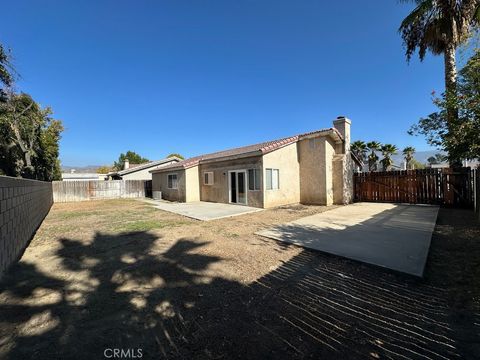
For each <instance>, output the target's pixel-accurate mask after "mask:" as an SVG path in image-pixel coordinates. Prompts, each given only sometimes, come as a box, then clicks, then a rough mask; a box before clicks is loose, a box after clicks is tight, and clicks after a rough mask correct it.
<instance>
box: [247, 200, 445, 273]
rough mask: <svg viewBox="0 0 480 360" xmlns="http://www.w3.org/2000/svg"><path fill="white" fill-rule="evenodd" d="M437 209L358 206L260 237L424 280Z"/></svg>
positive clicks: (373, 204)
mask: <svg viewBox="0 0 480 360" xmlns="http://www.w3.org/2000/svg"><path fill="white" fill-rule="evenodd" d="M437 214H438V206H429V205H403V204H402V205H399V204H383V203H382V204H379V203H356V204H352V205H348V206H342V207H339V208H335V209H333V210H330V211H326V212H324V213H321V214H316V215H312V216H308V217H305V218H302V219H299V220H296V221H293V222H290V223H286V224H283V225H278V226H275V227H272V228H270V229H267V230H263V231H260V232H257V233H256V234H258V235H261V236H264V237H268V238H272V239H276V240H280V241H284V242H287V243H292V244H295V245H299V246H303V247H306V248H311V249H315V250H320V251H323V252H327V253H330V254H334V255H339V256H343V257H346V258H349V259H353V260H358V261H362V262H365V263H369V264H374V265H378V266H382V267H385V268H388V269H392V270H396V271H400V272H404V273H408V274H411V275H415V276H423V271H424V268H425V263H426V261H427V256H428V250H429V248H430V240H431V237H432V232H433V230H434V228H435V222H436V219H437Z"/></svg>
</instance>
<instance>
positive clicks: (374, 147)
mask: <svg viewBox="0 0 480 360" xmlns="http://www.w3.org/2000/svg"><path fill="white" fill-rule="evenodd" d="M381 147H382V144H380V143H379V142H378V141H370V142H369V143H367V148H368V150H369V151H370V154H369V155H368V170H369V171H377V170H378V164H377V162H378V155H377V152H378V151H380V149H381Z"/></svg>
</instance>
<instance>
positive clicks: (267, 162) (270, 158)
mask: <svg viewBox="0 0 480 360" xmlns="http://www.w3.org/2000/svg"><path fill="white" fill-rule="evenodd" d="M268 168H271V169H279V189H278V190H266V186H265V184H264V182H262V188H263V189H264V194H265V195H264V207H265V208H270V207H274V206H281V205H288V204H296V203H299V202H300V167H299V162H298V152H297V144H296V143H294V144H290V145H287V146H285V147H283V148H281V149H278V150H275V151H273V152H271V153H268V154H265V155H264V156H263V178H265V170H266V169H268Z"/></svg>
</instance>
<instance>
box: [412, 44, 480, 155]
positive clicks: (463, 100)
mask: <svg viewBox="0 0 480 360" xmlns="http://www.w3.org/2000/svg"><path fill="white" fill-rule="evenodd" d="M433 102H434V104H435V105H436V106H437V107H438V111H437V112H434V113H432V114H430V115H429V116H428V117H426V118H421V119H420V120H419V121H418V123H417V124H415V125H413V126H412V127H411V128H410V130H409V134H411V135H423V136H425V138H426V140H427V142H428V143H429V144H430V145H432V146H435V147H438V148H440V149H442V150H444V151H445V152H447V154H448V155H447V158H448V160H449V161H450V163H451V164H461V159H479V158H480V50H477V51H476V52H475V53H474V55H473V56H472V57H471V58H470V59H469V60H468V62H467V63H466V65H465V66H464V67H463V69H462V70H460V72H459V78H458V84H457V94H456V95H455V96H454V97H452V96H447V95H446V94H442V96H441V97H434V99H433ZM452 106H454V107H455V108H456V109H458V117H457V119H456V120H455V121H453V122H451V121H450V120H449V117H448V109H449V108H451V107H452Z"/></svg>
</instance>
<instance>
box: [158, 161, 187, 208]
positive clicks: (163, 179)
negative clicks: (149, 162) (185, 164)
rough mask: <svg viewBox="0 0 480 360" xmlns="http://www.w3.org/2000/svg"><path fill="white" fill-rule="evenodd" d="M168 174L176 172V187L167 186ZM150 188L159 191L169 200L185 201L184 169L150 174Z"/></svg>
mask: <svg viewBox="0 0 480 360" xmlns="http://www.w3.org/2000/svg"><path fill="white" fill-rule="evenodd" d="M168 174H177V179H178V189H169V188H168ZM152 190H153V191H161V192H162V198H163V199H165V200H169V201H180V202H185V201H186V188H185V170H183V169H179V170H170V171H165V172H161V173H153V174H152Z"/></svg>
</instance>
